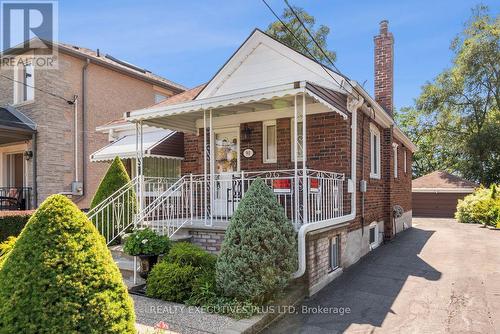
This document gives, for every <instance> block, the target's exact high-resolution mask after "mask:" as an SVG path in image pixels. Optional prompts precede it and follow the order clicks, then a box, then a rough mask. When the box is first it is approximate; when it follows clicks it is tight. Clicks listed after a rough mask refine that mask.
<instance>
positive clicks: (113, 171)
mask: <svg viewBox="0 0 500 334" xmlns="http://www.w3.org/2000/svg"><path fill="white" fill-rule="evenodd" d="M129 182H130V177H129V176H128V174H127V170H126V169H125V166H124V165H123V163H122V161H121V160H120V158H118V157H116V158H115V159H114V160H113V162H112V163H111V165H110V166H109V168H108V171H107V172H106V175H104V177H103V179H102V180H101V183H100V184H99V187H98V188H97V191H96V193H95V195H94V198H93V199H92V203H91V204H90V208H91V209H93V208H94V207H96V206H97V205H99V204H100V203H101V202H102V201H104V200H105V199H107V198H108V197H109V196H111V195H112V194H113V193H115V192H116V191H117V190H118V189H120V188H122V187H123V186H124V185H126V184H127V183H129ZM124 198H125V199H126V200H127V201H126V202H125V203H124V205H123V206H122V207H107V208H104V209H103V211H102V212H101V213H100V214H97V216H96V217H95V218H94V219H93V220H94V224H96V226H97V229H98V230H99V232H101V233H102V234H103V235H104V237H105V238H106V240H108V241H110V240H111V239H112V238H114V237H116V236H117V234H118V233H119V232H120V231H119V230H118V229H119V227H118V225H119V226H120V227H122V228H123V227H126V226H128V225H130V224H132V222H133V215H134V213H135V212H136V210H137V199H136V196H135V191H134V189H133V188H132V189H130V190H128V193H126V194H125V195H124ZM117 210H123V212H122V211H117ZM113 217H114V218H115V219H113ZM117 217H121V220H120V221H117V219H116V218H117ZM113 223H114V224H113Z"/></svg>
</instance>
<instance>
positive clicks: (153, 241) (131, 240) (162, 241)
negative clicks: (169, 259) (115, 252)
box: [123, 228, 170, 256]
mask: <svg viewBox="0 0 500 334" xmlns="http://www.w3.org/2000/svg"><path fill="white" fill-rule="evenodd" d="M169 249H170V240H169V239H168V237H167V236H163V235H159V234H158V233H156V232H155V231H153V230H152V229H150V228H145V229H142V230H137V231H134V233H132V234H131V235H130V236H129V237H128V238H127V240H126V241H125V245H124V246H123V250H124V251H125V253H127V254H128V255H133V256H136V255H161V254H165V253H168V250H169Z"/></svg>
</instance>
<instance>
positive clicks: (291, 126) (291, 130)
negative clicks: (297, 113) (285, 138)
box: [290, 117, 304, 162]
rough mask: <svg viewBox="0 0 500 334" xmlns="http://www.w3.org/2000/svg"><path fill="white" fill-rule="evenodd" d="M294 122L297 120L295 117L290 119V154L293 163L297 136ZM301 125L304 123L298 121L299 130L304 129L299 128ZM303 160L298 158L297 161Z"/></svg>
mask: <svg viewBox="0 0 500 334" xmlns="http://www.w3.org/2000/svg"><path fill="white" fill-rule="evenodd" d="M294 120H295V118H294V117H292V118H290V153H291V159H292V162H295V154H294V145H293V144H294V143H293V138H294V136H295V126H294ZM299 123H302V122H300V121H298V123H297V129H299V128H301V127H302V126H299ZM303 160H304V159H303V157H299V156H297V161H303Z"/></svg>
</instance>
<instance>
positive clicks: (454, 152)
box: [399, 6, 500, 185]
mask: <svg viewBox="0 0 500 334" xmlns="http://www.w3.org/2000/svg"><path fill="white" fill-rule="evenodd" d="M451 49H452V51H453V53H454V58H453V63H452V67H451V68H450V69H447V70H445V71H443V72H442V73H441V74H439V75H438V76H437V77H436V78H435V79H434V80H433V81H432V82H428V83H426V84H425V85H424V87H423V88H422V93H421V95H420V97H419V98H418V99H417V101H416V108H415V109H406V110H403V112H402V113H401V115H400V116H399V120H400V122H401V124H402V126H403V128H405V129H406V130H407V131H408V132H410V134H411V135H413V136H414V137H416V138H417V143H418V144H420V145H421V148H423V151H422V152H421V153H417V155H416V162H415V165H416V167H417V168H416V171H417V176H418V175H419V174H420V173H425V172H428V171H429V170H431V169H434V167H437V168H440V169H445V170H448V171H450V172H455V173H458V174H461V175H462V176H463V177H465V178H467V179H470V180H473V181H478V182H481V183H483V184H486V185H489V184H492V183H495V182H498V181H499V180H500V136H499V135H498V134H499V133H500V18H499V17H496V18H495V17H491V16H490V15H489V12H488V9H487V8H486V7H484V6H479V7H477V8H476V9H474V10H473V15H472V18H471V19H470V21H469V22H468V23H467V24H466V26H465V29H464V31H463V32H462V33H461V34H460V35H459V36H458V37H457V38H455V39H454V40H453V42H452V44H451Z"/></svg>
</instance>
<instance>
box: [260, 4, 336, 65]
mask: <svg viewBox="0 0 500 334" xmlns="http://www.w3.org/2000/svg"><path fill="white" fill-rule="evenodd" d="M293 10H294V11H295V13H297V15H298V16H299V17H300V20H301V21H302V22H303V23H304V25H305V26H306V27H307V29H308V30H309V31H310V32H311V34H312V35H313V36H314V39H315V40H316V42H318V44H319V45H320V46H321V48H322V49H323V51H324V52H325V53H326V54H327V55H328V58H330V59H331V60H332V61H335V59H336V54H335V52H334V51H331V50H328V49H327V47H328V46H327V42H326V38H327V37H328V34H329V33H330V28H328V27H327V26H325V25H320V26H319V27H318V28H317V29H316V28H315V24H316V19H315V18H314V16H311V15H309V14H308V13H307V12H306V11H305V10H304V9H302V8H299V7H293ZM281 19H282V21H283V22H284V23H285V24H286V25H287V26H288V28H289V29H290V30H291V31H293V33H294V35H295V36H296V37H297V39H298V40H299V41H300V43H299V42H297V40H296V39H295V38H294V37H293V36H292V35H291V34H290V32H289V31H288V29H286V28H285V27H284V26H283V25H282V24H281V22H280V21H275V22H273V23H271V24H269V26H268V27H267V30H266V33H268V34H269V35H271V36H273V37H274V38H276V39H277V40H278V41H280V42H282V43H284V44H286V45H288V46H289V47H291V48H292V49H294V50H296V51H298V52H300V53H302V54H304V55H306V56H309V53H308V52H307V50H309V51H310V52H311V54H312V55H313V56H314V58H316V59H317V60H318V61H319V62H321V63H323V64H325V65H329V64H330V62H329V61H328V59H327V58H326V57H325V55H324V54H323V52H321V50H320V49H319V48H318V46H317V45H316V44H315V43H314V41H313V40H312V39H311V37H309V35H308V34H307V32H306V31H305V30H304V28H303V27H302V25H301V24H300V22H299V20H297V18H296V17H295V15H294V14H293V13H292V11H291V10H290V9H289V8H285V9H284V11H283V14H282V15H281ZM301 44H302V45H304V46H305V47H306V48H307V50H305V49H304V48H303V47H302V46H301Z"/></svg>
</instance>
